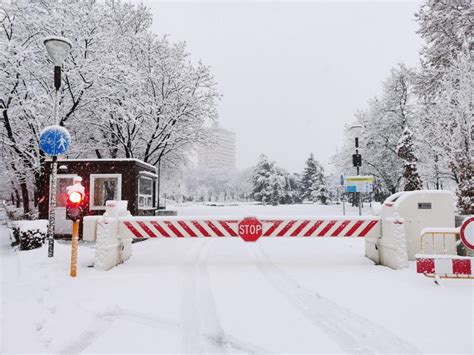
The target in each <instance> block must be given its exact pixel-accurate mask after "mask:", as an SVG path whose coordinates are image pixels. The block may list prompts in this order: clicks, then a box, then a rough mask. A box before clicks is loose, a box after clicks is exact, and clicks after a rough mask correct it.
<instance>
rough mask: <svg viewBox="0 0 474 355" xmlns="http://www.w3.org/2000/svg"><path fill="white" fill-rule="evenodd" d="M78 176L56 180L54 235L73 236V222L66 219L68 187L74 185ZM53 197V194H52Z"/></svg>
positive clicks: (63, 176)
mask: <svg viewBox="0 0 474 355" xmlns="http://www.w3.org/2000/svg"><path fill="white" fill-rule="evenodd" d="M76 176H77V175H73V174H68V175H65V174H64V175H63V174H60V175H57V178H56V181H57V183H56V209H55V211H56V221H55V222H56V223H55V226H54V234H58V235H59V234H72V221H70V220H67V219H66V200H67V191H66V187H67V186H69V185H72V181H73V179H74V178H75V177H76ZM50 196H51V194H50Z"/></svg>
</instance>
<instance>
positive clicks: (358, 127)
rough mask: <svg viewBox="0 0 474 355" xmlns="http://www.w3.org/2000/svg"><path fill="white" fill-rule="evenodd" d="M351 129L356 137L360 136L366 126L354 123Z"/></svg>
mask: <svg viewBox="0 0 474 355" xmlns="http://www.w3.org/2000/svg"><path fill="white" fill-rule="evenodd" d="M350 129H351V132H352V134H353V135H354V137H359V136H360V134H361V133H362V131H363V130H364V126H362V125H360V124H354V125H352V126H351V127H350Z"/></svg>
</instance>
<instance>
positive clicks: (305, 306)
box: [252, 244, 420, 354]
mask: <svg viewBox="0 0 474 355" xmlns="http://www.w3.org/2000/svg"><path fill="white" fill-rule="evenodd" d="M252 250H253V257H254V258H255V261H256V265H257V267H258V269H259V270H260V272H261V273H262V274H263V275H264V277H265V278H266V279H267V281H268V282H269V283H270V284H271V285H272V286H273V287H274V288H275V289H276V290H278V291H279V292H280V293H281V294H283V295H284V296H285V297H286V298H287V299H288V300H289V301H290V303H291V304H292V305H293V306H294V307H295V308H297V309H298V310H299V311H300V312H301V313H302V315H303V316H304V317H305V318H307V319H308V320H309V321H310V322H311V323H313V324H314V325H316V326H317V327H319V328H321V329H322V330H323V331H324V332H326V334H327V335H328V336H329V337H330V338H332V339H333V340H334V341H335V342H336V343H337V344H339V346H340V347H341V349H342V350H343V351H344V352H347V353H355V354H379V353H403V354H413V353H420V351H419V350H418V349H417V348H416V347H415V346H414V345H412V344H410V343H408V342H406V341H404V340H403V339H401V338H399V337H398V336H397V335H395V334H393V333H392V332H390V331H389V330H387V329H385V328H384V327H382V326H380V325H378V324H376V323H373V322H372V321H370V320H368V319H367V318H365V317H362V316H360V315H357V314H355V313H353V312H352V311H350V310H349V309H347V308H345V307H342V306H340V305H338V304H337V303H335V302H334V301H331V300H330V299H328V298H325V297H323V296H321V295H320V294H319V293H317V292H314V291H311V290H308V289H306V288H304V287H303V286H301V285H300V284H299V283H298V282H296V281H295V280H294V279H293V278H291V277H290V276H288V275H287V274H286V273H285V272H284V271H282V270H281V269H279V268H278V267H277V266H276V265H274V264H273V263H272V262H271V260H270V259H269V258H268V256H267V255H266V254H265V252H264V251H263V249H262V246H261V245H260V244H258V245H255V248H252Z"/></svg>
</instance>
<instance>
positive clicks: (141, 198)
mask: <svg viewBox="0 0 474 355" xmlns="http://www.w3.org/2000/svg"><path fill="white" fill-rule="evenodd" d="M138 208H141V209H146V208H153V179H152V178H149V177H144V176H140V177H139V179H138Z"/></svg>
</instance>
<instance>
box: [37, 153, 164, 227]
mask: <svg viewBox="0 0 474 355" xmlns="http://www.w3.org/2000/svg"><path fill="white" fill-rule="evenodd" d="M51 168H52V162H51V161H47V162H46V164H45V179H46V181H51ZM76 176H80V177H82V184H83V185H84V187H85V193H86V196H87V197H88V198H87V200H88V201H87V208H86V209H85V211H84V214H85V215H102V214H103V213H104V212H105V202H106V201H108V200H126V201H128V210H129V211H130V213H131V214H132V215H134V216H152V215H154V214H155V210H156V209H157V200H158V197H157V183H158V174H157V169H156V167H154V166H153V165H150V164H147V163H145V162H143V161H140V160H138V159H67V160H58V175H57V187H56V226H55V235H57V236H70V235H71V229H72V222H71V221H69V220H66V198H67V194H66V187H67V186H69V185H71V184H72V180H73V178H74V177H76ZM42 192H43V193H42V194H41V196H44V197H45V198H44V199H42V203H40V205H39V215H40V218H42V219H47V218H48V214H49V212H48V201H49V199H50V193H49V192H50V184H48V185H47V186H46V187H45V188H44V191H42Z"/></svg>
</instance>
